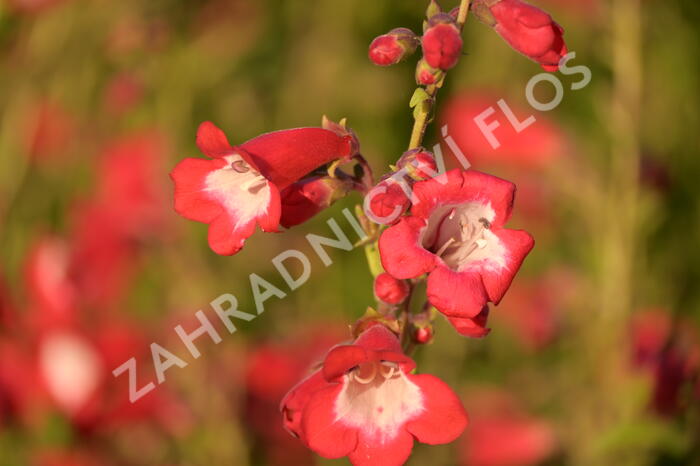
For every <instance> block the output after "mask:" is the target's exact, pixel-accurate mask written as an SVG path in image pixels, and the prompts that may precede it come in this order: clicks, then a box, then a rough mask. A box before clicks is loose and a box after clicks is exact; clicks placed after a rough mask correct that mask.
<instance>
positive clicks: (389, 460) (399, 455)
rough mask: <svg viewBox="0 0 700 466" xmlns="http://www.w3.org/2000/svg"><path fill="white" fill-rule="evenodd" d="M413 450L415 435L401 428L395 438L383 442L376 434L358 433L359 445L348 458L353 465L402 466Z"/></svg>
mask: <svg viewBox="0 0 700 466" xmlns="http://www.w3.org/2000/svg"><path fill="white" fill-rule="evenodd" d="M411 450H413V437H412V436H411V435H409V434H408V433H407V432H406V431H405V430H404V429H399V432H398V434H397V435H396V437H395V438H393V439H392V440H390V441H387V442H386V443H382V442H381V441H380V439H379V438H377V436H376V435H372V436H371V437H370V436H365V435H363V433H362V432H360V433H359V435H358V441H357V447H356V448H355V451H353V452H352V453H350V455H349V456H348V459H349V460H350V462H351V463H352V464H353V466H379V465H381V466H401V465H402V464H404V463H405V462H406V461H407V460H408V457H409V456H411Z"/></svg>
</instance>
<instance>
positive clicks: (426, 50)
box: [422, 13, 462, 70]
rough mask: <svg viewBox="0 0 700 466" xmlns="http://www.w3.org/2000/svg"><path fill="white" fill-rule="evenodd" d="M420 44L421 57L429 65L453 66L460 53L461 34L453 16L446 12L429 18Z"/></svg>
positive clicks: (445, 67)
mask: <svg viewBox="0 0 700 466" xmlns="http://www.w3.org/2000/svg"><path fill="white" fill-rule="evenodd" d="M422 45H423V58H424V59H425V61H426V62H427V63H428V64H429V65H430V66H431V67H433V68H439V69H441V70H449V69H450V68H452V67H453V66H455V65H456V64H457V61H459V56H460V54H461V53H462V35H461V33H460V31H459V28H458V27H457V25H456V23H455V20H454V18H453V17H452V16H450V15H449V14H447V13H441V14H439V15H435V16H433V17H432V18H430V20H429V21H428V28H427V29H426V31H425V33H424V34H423V39H422Z"/></svg>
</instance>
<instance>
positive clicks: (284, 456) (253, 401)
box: [245, 323, 347, 466]
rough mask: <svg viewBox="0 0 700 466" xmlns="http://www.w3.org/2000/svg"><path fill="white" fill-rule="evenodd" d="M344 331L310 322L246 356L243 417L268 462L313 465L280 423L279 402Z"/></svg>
mask: <svg viewBox="0 0 700 466" xmlns="http://www.w3.org/2000/svg"><path fill="white" fill-rule="evenodd" d="M346 332H347V331H345V332H344V331H343V326H342V325H337V324H333V323H329V324H326V325H322V324H318V325H312V326H309V327H306V328H304V329H301V330H299V331H293V332H291V333H290V334H289V335H288V338H286V339H284V340H283V341H276V342H270V343H264V344H261V345H259V346H256V347H255V348H253V349H252V352H251V354H250V355H249V356H248V357H247V358H246V365H247V367H246V390H247V400H246V403H245V408H246V420H247V423H248V425H250V426H251V428H252V429H253V430H254V432H255V433H256V434H257V435H258V436H259V438H260V440H261V443H262V445H263V446H264V450H265V455H266V456H267V459H268V462H269V463H270V464H272V465H280V466H282V465H286V464H295V465H299V466H301V465H311V464H313V460H312V457H311V454H310V452H309V450H308V449H307V448H305V447H304V446H302V445H300V444H299V442H297V441H296V440H295V439H294V438H293V437H291V436H290V435H289V433H288V432H286V431H285V430H284V428H283V427H282V425H281V424H280V422H279V416H280V414H279V405H280V402H281V401H282V398H283V397H284V395H285V393H287V391H288V390H289V388H290V387H292V386H293V385H294V384H295V383H296V382H297V381H298V380H299V379H301V378H303V377H304V376H305V375H306V374H307V373H308V372H310V370H312V369H314V368H315V366H316V365H317V364H318V363H319V362H320V361H321V360H322V359H323V357H324V356H325V354H326V352H327V351H328V350H329V349H330V348H331V347H332V346H333V345H334V344H336V343H337V342H338V340H340V339H341V338H342V336H343V335H344V334H345V333H346Z"/></svg>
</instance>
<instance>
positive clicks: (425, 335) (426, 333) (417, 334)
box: [413, 325, 434, 345]
mask: <svg viewBox="0 0 700 466" xmlns="http://www.w3.org/2000/svg"><path fill="white" fill-rule="evenodd" d="M433 336H434V333H433V327H432V326H431V325H429V326H427V327H416V329H415V331H414V333H413V339H414V340H415V342H416V343H419V344H421V345H427V344H428V343H430V342H431V341H433Z"/></svg>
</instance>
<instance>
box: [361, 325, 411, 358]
mask: <svg viewBox="0 0 700 466" xmlns="http://www.w3.org/2000/svg"><path fill="white" fill-rule="evenodd" d="M354 344H355V345H357V346H361V347H363V348H365V349H368V350H375V351H389V352H391V351H393V352H396V353H402V352H403V351H402V350H401V343H399V339H398V337H397V336H396V335H395V334H394V332H392V331H391V330H389V329H388V328H386V327H384V326H383V325H373V326H371V327H370V328H368V329H367V330H365V331H364V332H362V334H361V335H360V336H359V337H357V340H355V343H354Z"/></svg>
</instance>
